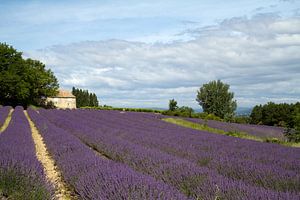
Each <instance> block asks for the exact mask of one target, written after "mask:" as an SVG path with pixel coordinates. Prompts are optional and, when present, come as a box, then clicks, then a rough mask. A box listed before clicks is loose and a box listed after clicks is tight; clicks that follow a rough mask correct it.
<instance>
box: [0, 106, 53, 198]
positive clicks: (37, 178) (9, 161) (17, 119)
mask: <svg viewBox="0 0 300 200" xmlns="http://www.w3.org/2000/svg"><path fill="white" fill-rule="evenodd" d="M4 109H7V108H6V107H5V108H4ZM0 155H1V156H0V187H2V188H0V190H2V192H3V193H4V194H2V195H7V196H8V197H9V198H12V199H14V198H16V199H18V197H16V196H14V193H19V194H21V193H22V192H23V194H22V195H26V197H27V198H29V197H30V198H33V199H50V198H51V195H53V188H51V186H50V184H49V183H48V182H47V181H46V178H45V174H44V170H43V166H42V165H41V163H40V162H39V161H38V160H37V158H36V154H35V145H34V143H33V140H32V137H31V132H30V127H29V124H28V121H27V119H26V117H25V115H24V113H23V108H22V107H16V108H15V110H14V112H13V115H12V120H11V122H10V124H9V126H8V127H7V129H6V130H5V131H4V132H3V133H1V135H0ZM7 175H9V176H10V177H8V178H7V177H6V176H7ZM28 187H29V188H28ZM15 190H18V191H15ZM26 193H29V194H26ZM9 195H12V197H11V196H9ZM27 195H29V196H27ZM22 197H23V198H24V199H26V197H24V196H22ZM19 198H20V197H19Z"/></svg>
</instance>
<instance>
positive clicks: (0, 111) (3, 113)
mask: <svg viewBox="0 0 300 200" xmlns="http://www.w3.org/2000/svg"><path fill="white" fill-rule="evenodd" d="M11 109H12V108H11V107H10V106H5V107H1V108H0V128H1V127H2V125H3V124H4V121H5V119H6V118H7V116H8V113H9V111H10V110H11Z"/></svg>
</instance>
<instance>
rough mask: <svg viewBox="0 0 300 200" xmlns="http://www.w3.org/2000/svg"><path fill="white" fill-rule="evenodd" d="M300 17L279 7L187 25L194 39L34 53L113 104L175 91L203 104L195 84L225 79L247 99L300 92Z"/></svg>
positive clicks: (154, 100)
mask: <svg viewBox="0 0 300 200" xmlns="http://www.w3.org/2000/svg"><path fill="white" fill-rule="evenodd" d="M299 27H300V19H299V18H297V17H294V18H285V19H282V18H280V17H279V16H276V15H274V14H268V15H258V16H255V17H253V18H251V19H248V18H246V17H242V18H233V19H229V20H225V21H223V22H222V23H220V24H219V25H217V26H213V27H209V28H207V27H206V28H198V29H194V30H188V31H186V32H185V34H186V35H188V36H190V37H194V39H193V40H189V41H181V42H179V41H174V42H171V43H154V44H149V43H142V42H129V41H122V40H108V41H98V42H97V41H89V42H79V43H73V44H70V45H61V46H53V47H50V48H47V49H43V50H38V51H32V52H27V54H26V55H27V56H30V57H33V58H36V59H39V60H41V61H43V62H44V63H45V64H46V65H47V66H48V67H50V68H51V69H52V70H53V71H54V72H55V74H56V76H57V77H58V78H59V80H60V83H61V85H62V86H63V87H69V88H70V87H72V86H76V87H83V88H86V89H89V90H91V91H95V92H96V93H97V95H98V96H99V98H100V101H101V102H103V103H105V104H108V105H116V106H136V107H142V106H143V107H161V106H163V107H166V106H167V102H168V100H169V99H171V98H175V99H176V100H178V102H179V104H180V103H181V104H182V105H183V104H184V105H188V106H192V107H197V102H196V101H195V97H196V91H197V88H199V87H200V86H201V85H202V84H203V83H206V82H208V81H211V80H215V79H221V80H223V81H224V82H226V83H229V84H230V85H231V88H232V90H233V91H234V92H235V96H236V97H237V100H238V103H239V105H240V106H250V105H255V104H257V103H265V102H267V101H269V100H272V101H276V102H280V101H288V102H293V101H296V100H299V99H300V89H299V88H300V54H299V52H300V29H299Z"/></svg>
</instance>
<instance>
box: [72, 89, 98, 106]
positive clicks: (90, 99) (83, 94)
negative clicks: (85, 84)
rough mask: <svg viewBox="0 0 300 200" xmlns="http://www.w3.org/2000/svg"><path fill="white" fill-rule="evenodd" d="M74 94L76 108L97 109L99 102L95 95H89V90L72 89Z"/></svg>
mask: <svg viewBox="0 0 300 200" xmlns="http://www.w3.org/2000/svg"><path fill="white" fill-rule="evenodd" d="M72 94H73V95H74V96H76V107H77V108H80V107H84V106H91V107H97V106H98V104H99V102H98V99H97V96H96V94H95V93H89V91H88V90H82V89H79V88H75V87H73V88H72Z"/></svg>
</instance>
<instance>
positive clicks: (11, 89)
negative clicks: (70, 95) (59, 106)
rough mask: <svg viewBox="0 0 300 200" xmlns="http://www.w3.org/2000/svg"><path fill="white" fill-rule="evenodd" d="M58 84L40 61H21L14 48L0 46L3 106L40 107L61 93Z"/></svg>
mask: <svg viewBox="0 0 300 200" xmlns="http://www.w3.org/2000/svg"><path fill="white" fill-rule="evenodd" d="M58 87H59V85H58V82H57V79H56V78H55V76H54V74H53V73H52V72H51V70H46V69H45V65H44V64H43V63H41V62H40V61H36V60H32V59H27V60H24V59H23V58H22V53H21V52H18V51H17V50H16V49H14V48H13V47H12V46H9V45H7V44H5V43H0V104H4V105H12V106H16V105H23V106H25V107H26V106H27V105H29V104H33V105H38V104H40V103H41V102H42V101H41V99H42V98H43V97H47V96H52V95H55V94H57V92H58Z"/></svg>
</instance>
